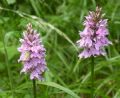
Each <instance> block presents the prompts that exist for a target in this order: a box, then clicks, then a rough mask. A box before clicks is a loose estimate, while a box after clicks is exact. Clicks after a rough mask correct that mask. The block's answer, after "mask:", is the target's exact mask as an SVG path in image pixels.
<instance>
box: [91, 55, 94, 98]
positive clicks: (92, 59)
mask: <svg viewBox="0 0 120 98" xmlns="http://www.w3.org/2000/svg"><path fill="white" fill-rule="evenodd" d="M91 98H94V57H93V56H92V57H91Z"/></svg>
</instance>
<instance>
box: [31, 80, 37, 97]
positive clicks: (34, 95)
mask: <svg viewBox="0 0 120 98" xmlns="http://www.w3.org/2000/svg"><path fill="white" fill-rule="evenodd" d="M32 81H33V98H37V97H36V80H35V79H33V80H32Z"/></svg>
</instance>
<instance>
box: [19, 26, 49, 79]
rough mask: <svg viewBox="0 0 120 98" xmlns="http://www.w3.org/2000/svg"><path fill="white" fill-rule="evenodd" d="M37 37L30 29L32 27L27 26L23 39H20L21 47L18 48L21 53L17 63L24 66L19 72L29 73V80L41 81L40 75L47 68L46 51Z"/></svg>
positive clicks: (35, 32)
mask: <svg viewBox="0 0 120 98" xmlns="http://www.w3.org/2000/svg"><path fill="white" fill-rule="evenodd" d="M39 37H40V35H39V34H38V33H37V31H35V30H33V29H32V25H31V24H28V27H27V31H26V32H24V33H23V39H20V42H21V44H22V45H21V47H19V48H18V51H19V52H20V53H21V56H20V59H19V60H18V61H19V62H20V61H21V62H22V63H23V64H24V66H23V69H22V70H21V72H24V73H29V74H30V79H31V80H33V79H39V80H42V79H43V77H42V75H43V73H44V72H45V70H46V68H47V67H46V61H45V51H46V50H45V48H44V46H43V45H42V41H41V39H40V38H39Z"/></svg>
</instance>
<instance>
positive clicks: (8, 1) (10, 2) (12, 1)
mask: <svg viewBox="0 0 120 98" xmlns="http://www.w3.org/2000/svg"><path fill="white" fill-rule="evenodd" d="M6 1H7V3H8V4H14V3H15V2H16V0H6Z"/></svg>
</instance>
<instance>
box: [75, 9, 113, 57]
mask: <svg viewBox="0 0 120 98" xmlns="http://www.w3.org/2000/svg"><path fill="white" fill-rule="evenodd" d="M102 17H103V14H101V8H98V7H97V8H96V11H95V12H94V11H91V12H89V15H88V16H86V17H85V18H86V20H85V21H84V26H85V28H84V30H83V31H82V32H80V37H81V39H80V40H78V41H77V44H78V46H79V47H81V48H84V50H83V51H82V53H80V54H79V58H88V57H91V56H97V55H105V51H104V49H103V48H104V46H107V45H108V44H112V43H111V42H110V41H109V40H108V39H107V35H108V34H109V32H108V29H107V28H106V26H107V19H102Z"/></svg>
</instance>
